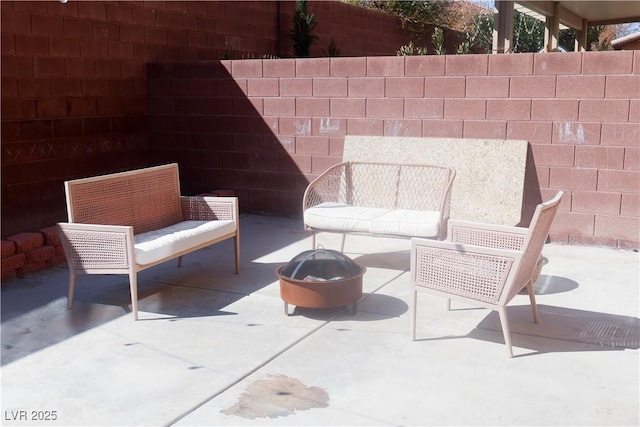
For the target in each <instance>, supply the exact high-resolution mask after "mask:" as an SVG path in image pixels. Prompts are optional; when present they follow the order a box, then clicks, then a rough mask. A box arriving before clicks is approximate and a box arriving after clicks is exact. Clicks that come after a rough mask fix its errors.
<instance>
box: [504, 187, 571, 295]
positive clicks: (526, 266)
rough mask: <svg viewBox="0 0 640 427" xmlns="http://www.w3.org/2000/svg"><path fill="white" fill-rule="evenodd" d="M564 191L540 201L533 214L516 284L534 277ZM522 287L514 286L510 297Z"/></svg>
mask: <svg viewBox="0 0 640 427" xmlns="http://www.w3.org/2000/svg"><path fill="white" fill-rule="evenodd" d="M563 194H564V193H563V192H562V191H559V192H558V193H557V194H556V195H555V197H554V198H553V199H551V200H549V201H547V202H544V203H540V204H539V205H538V206H537V207H536V210H535V212H534V214H533V218H532V219H531V224H530V225H529V231H528V233H527V236H526V238H525V241H524V245H523V247H522V249H521V250H522V252H523V255H522V260H521V261H520V269H519V270H518V273H517V276H516V278H515V281H514V282H513V283H514V284H522V283H527V282H528V281H529V280H531V278H532V277H533V274H534V272H535V270H536V266H537V264H538V260H539V259H540V255H541V254H542V248H543V247H544V244H545V242H546V240H547V237H548V236H549V230H550V229H551V223H552V222H553V218H554V217H555V215H556V211H557V210H558V206H560V200H561V199H562V195H563ZM519 291H520V289H515V287H514V288H512V289H511V290H510V292H509V295H508V299H511V298H512V297H513V296H514V294H516V293H518V292H519Z"/></svg>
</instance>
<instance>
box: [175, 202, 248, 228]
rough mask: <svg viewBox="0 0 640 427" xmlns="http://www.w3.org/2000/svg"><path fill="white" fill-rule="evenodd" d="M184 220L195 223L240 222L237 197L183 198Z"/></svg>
mask: <svg viewBox="0 0 640 427" xmlns="http://www.w3.org/2000/svg"><path fill="white" fill-rule="evenodd" d="M180 202H181V203H182V219H183V220H185V221H187V220H194V221H215V220H223V221H234V222H236V223H237V222H238V198H237V197H201V196H181V197H180Z"/></svg>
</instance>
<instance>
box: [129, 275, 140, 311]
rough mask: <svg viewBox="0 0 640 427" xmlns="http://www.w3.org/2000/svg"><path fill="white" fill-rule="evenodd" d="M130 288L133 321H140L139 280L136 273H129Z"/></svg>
mask: <svg viewBox="0 0 640 427" xmlns="http://www.w3.org/2000/svg"><path fill="white" fill-rule="evenodd" d="M129 287H130V288H131V311H132V312H133V320H138V278H137V274H136V273H135V272H133V273H129Z"/></svg>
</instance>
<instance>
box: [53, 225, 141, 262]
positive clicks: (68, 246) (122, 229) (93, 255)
mask: <svg viewBox="0 0 640 427" xmlns="http://www.w3.org/2000/svg"><path fill="white" fill-rule="evenodd" d="M58 231H59V234H60V240H61V241H62V247H63V249H64V254H65V256H66V258H67V263H68V264H69V268H70V269H71V270H73V271H84V272H89V271H91V272H92V273H102V272H105V273H106V272H112V273H113V272H114V270H121V271H126V270H129V269H130V268H133V267H132V266H133V265H134V264H135V251H134V246H133V245H134V240H133V227H130V226H116V225H99V224H78V223H67V222H60V223H58Z"/></svg>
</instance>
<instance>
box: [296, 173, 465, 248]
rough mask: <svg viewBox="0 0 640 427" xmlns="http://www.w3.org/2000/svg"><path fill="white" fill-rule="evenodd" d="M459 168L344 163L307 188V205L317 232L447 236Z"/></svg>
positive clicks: (304, 207) (308, 220)
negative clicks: (454, 183) (453, 186)
mask: <svg viewBox="0 0 640 427" xmlns="http://www.w3.org/2000/svg"><path fill="white" fill-rule="evenodd" d="M454 177H455V170H454V169H453V168H451V167H448V166H442V165H418V164H394V163H374V162H344V163H339V164H337V165H335V166H333V167H331V168H329V169H328V170H326V171H325V172H324V173H322V174H321V175H320V176H318V177H317V178H316V179H315V180H313V181H312V182H311V183H310V184H309V185H308V187H307V189H306V191H305V194H304V198H303V202H302V210H303V217H304V225H305V228H306V229H307V230H311V231H312V233H313V239H312V245H313V247H315V244H316V242H315V237H316V232H334V233H342V235H343V236H342V247H341V250H344V237H345V235H346V234H369V235H377V236H392V237H403V238H411V237H424V238H433V239H438V240H442V239H444V238H445V237H446V232H447V221H448V219H449V206H450V200H451V186H452V183H453V179H454Z"/></svg>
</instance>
